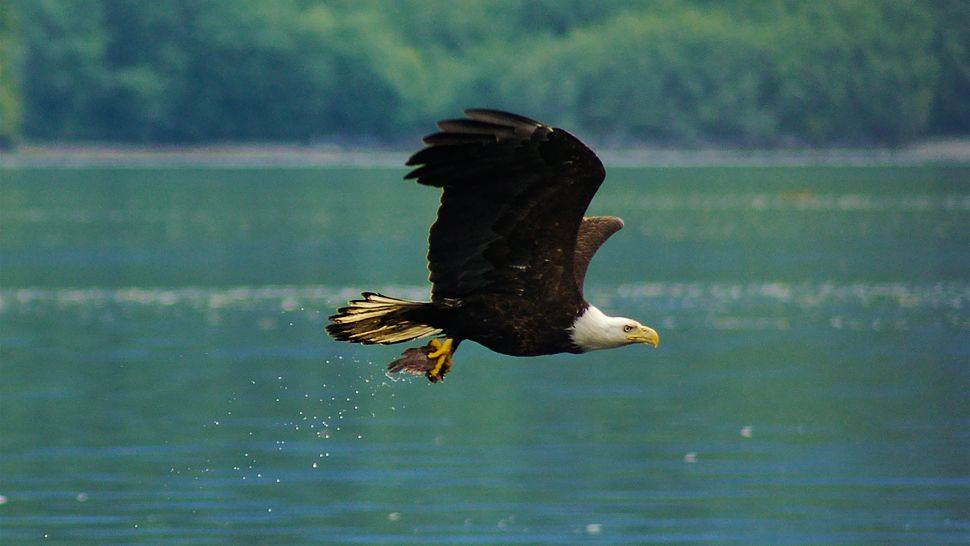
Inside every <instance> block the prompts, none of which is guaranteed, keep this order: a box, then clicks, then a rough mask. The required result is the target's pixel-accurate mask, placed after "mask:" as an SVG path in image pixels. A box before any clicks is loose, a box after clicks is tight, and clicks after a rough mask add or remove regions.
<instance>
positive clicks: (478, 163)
mask: <svg viewBox="0 0 970 546" xmlns="http://www.w3.org/2000/svg"><path fill="white" fill-rule="evenodd" d="M465 115H466V116H467V118H466V119H458V120H445V121H441V122H439V123H438V127H439V128H440V129H441V132H438V133H434V134H431V135H428V136H427V137H425V139H424V141H425V143H426V144H427V147H425V148H424V149H423V150H421V151H419V152H418V153H416V154H414V155H413V156H412V157H411V159H409V160H408V165H411V166H417V168H416V169H414V170H413V171H411V172H410V173H409V174H408V175H407V176H406V177H405V178H408V179H416V180H417V182H418V183H420V184H424V185H428V186H434V187H440V188H443V189H444V191H443V192H442V195H441V206H440V207H439V209H438V218H437V220H436V221H435V223H434V225H432V226H431V233H430V236H429V249H428V269H430V271H431V276H430V280H431V282H432V283H433V284H434V288H433V290H432V299H433V300H435V301H439V300H442V299H449V298H456V299H460V298H465V297H468V296H470V295H476V294H489V293H505V294H512V295H517V296H523V297H528V298H533V299H562V298H564V297H571V298H576V299H577V300H581V298H582V292H581V288H579V287H577V285H576V276H575V271H576V266H577V261H576V258H575V256H574V254H575V251H576V245H577V235H578V233H579V227H580V224H581V223H582V220H583V213H584V212H585V211H586V208H587V207H588V206H589V202H590V201H591V200H592V198H593V195H594V194H595V193H596V190H597V189H598V188H599V186H600V184H601V183H602V182H603V179H604V178H605V176H606V173H605V171H604V169H603V164H602V163H601V162H600V160H599V158H597V157H596V154H594V153H593V152H592V151H591V150H590V149H589V148H587V147H586V146H585V145H584V144H583V143H582V142H580V141H579V140H578V139H577V138H576V137H574V136H572V135H571V134H569V133H567V132H566V131H564V130H562V129H556V128H552V127H549V126H547V125H544V124H542V123H539V122H537V121H535V120H531V119H529V118H525V117H522V116H518V115H515V114H510V113H507V112H500V111H496V110H480V109H476V110H466V111H465ZM588 262H589V259H588V258H586V259H585V263H586V264H588Z"/></svg>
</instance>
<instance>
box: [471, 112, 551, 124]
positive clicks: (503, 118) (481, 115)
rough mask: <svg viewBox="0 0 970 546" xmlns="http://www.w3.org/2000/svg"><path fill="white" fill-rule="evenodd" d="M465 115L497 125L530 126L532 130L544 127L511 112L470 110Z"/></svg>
mask: <svg viewBox="0 0 970 546" xmlns="http://www.w3.org/2000/svg"><path fill="white" fill-rule="evenodd" d="M465 115H466V116H468V117H469V118H471V119H473V120H477V121H485V122H488V123H497V124H501V125H508V124H509V123H511V124H512V125H529V126H531V127H532V128H536V127H540V126H542V124H541V123H539V122H538V121H536V120H534V119H532V118H527V117H525V116H520V115H519V114H513V113H511V112H505V111H503V110H492V109H489V108H469V109H468V110H465Z"/></svg>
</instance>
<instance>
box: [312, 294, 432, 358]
mask: <svg viewBox="0 0 970 546" xmlns="http://www.w3.org/2000/svg"><path fill="white" fill-rule="evenodd" d="M362 296H363V299H360V300H352V301H350V302H349V303H348V304H347V306H346V307H341V308H340V309H338V310H337V314H335V315H333V316H331V317H330V324H328V325H327V333H329V334H330V336H331V337H333V338H334V339H336V340H338V341H349V342H351V343H363V344H366V345H370V344H374V343H380V344H382V345H388V344H391V343H402V342H404V341H411V340H412V339H419V338H422V337H427V336H432V335H435V334H439V333H441V329H439V328H435V327H434V326H430V325H428V324H426V323H425V321H426V317H427V315H428V314H429V313H428V307H429V306H430V305H431V304H429V303H423V302H417V301H408V300H402V299H398V298H391V297H388V296H385V295H383V294H376V293H373V292H364V293H363V294H362Z"/></svg>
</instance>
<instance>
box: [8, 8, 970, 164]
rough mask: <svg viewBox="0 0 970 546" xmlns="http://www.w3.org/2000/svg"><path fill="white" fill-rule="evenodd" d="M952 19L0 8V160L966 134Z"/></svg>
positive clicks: (898, 11)
mask: <svg viewBox="0 0 970 546" xmlns="http://www.w3.org/2000/svg"><path fill="white" fill-rule="evenodd" d="M968 37H970V2H966V1H963V0H938V1H932V0H928V1H924V2H911V1H903V0H881V1H879V2H873V1H871V0H829V1H822V2H814V1H795V0H722V1H712V0H679V1H675V0H653V1H642V2H631V1H626V0H600V1H597V2H587V1H585V0H531V1H518V0H463V1H460V2H445V1H435V0H400V1H394V2H391V1H379V0H333V1H323V0H274V1H265V0H234V1H233V2H225V1H218V0H164V1H158V2H144V1H140V0H0V141H3V142H7V143H8V144H9V143H12V142H15V141H17V140H19V139H26V140H31V141H51V140H58V141H65V140H80V141H120V142H134V143H175V142H183V143H191V142H211V141H285V142H342V143H354V144H370V145H394V144H397V143H400V142H402V141H404V140H405V139H410V138H414V137H415V136H416V135H418V134H421V133H423V132H426V131H427V130H428V129H429V123H430V121H431V120H434V119H438V118H441V117H453V116H455V115H457V114H458V113H459V112H460V111H461V109H462V108H465V107H471V106H487V107H496V108H504V109H509V110H513V111H519V112H522V113H524V114H526V115H529V116H531V117H536V118H539V119H542V120H545V121H549V122H552V123H556V124H558V125H561V126H567V127H570V128H574V129H575V130H576V132H579V133H581V134H582V135H583V136H584V137H587V138H590V139H592V140H595V141H598V142H601V143H605V144H614V145H617V146H626V145H636V144H653V145H658V144H659V145H676V146H696V145H708V144H728V145H736V146H786V145H866V144H878V145H898V144H903V143H906V142H908V141H911V140H912V139H915V138H922V137H927V136H935V135H953V134H957V135H966V134H967V133H968V132H970V100H968V97H970V61H968V59H970V50H968Z"/></svg>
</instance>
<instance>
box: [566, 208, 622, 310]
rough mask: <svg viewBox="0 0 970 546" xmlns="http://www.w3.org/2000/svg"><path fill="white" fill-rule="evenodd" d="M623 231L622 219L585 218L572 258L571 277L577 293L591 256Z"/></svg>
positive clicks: (580, 227) (614, 217) (581, 290)
mask: <svg viewBox="0 0 970 546" xmlns="http://www.w3.org/2000/svg"><path fill="white" fill-rule="evenodd" d="M621 229H623V219H622V218H618V217H616V216H587V217H586V218H583V222H582V223H581V224H580V225H579V234H577V235H576V254H575V255H574V257H573V276H574V277H575V279H576V286H577V287H579V292H580V293H582V292H583V282H584V281H585V279H586V269H587V268H589V262H590V260H592V259H593V255H594V254H596V251H597V250H599V247H601V246H602V245H603V243H605V242H606V240H607V239H609V238H610V236H611V235H613V234H614V233H616V232H617V231H620V230H621Z"/></svg>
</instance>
